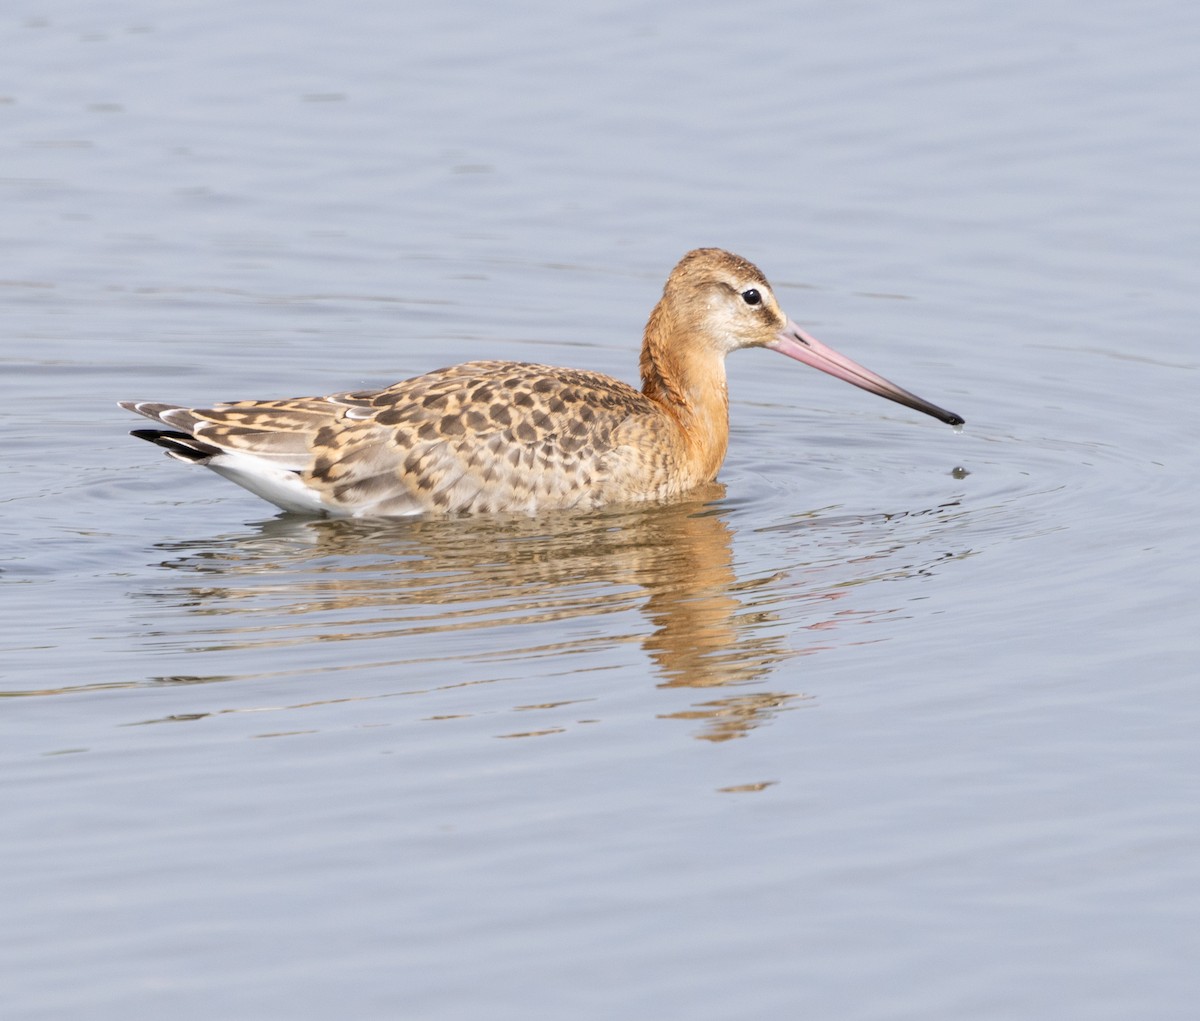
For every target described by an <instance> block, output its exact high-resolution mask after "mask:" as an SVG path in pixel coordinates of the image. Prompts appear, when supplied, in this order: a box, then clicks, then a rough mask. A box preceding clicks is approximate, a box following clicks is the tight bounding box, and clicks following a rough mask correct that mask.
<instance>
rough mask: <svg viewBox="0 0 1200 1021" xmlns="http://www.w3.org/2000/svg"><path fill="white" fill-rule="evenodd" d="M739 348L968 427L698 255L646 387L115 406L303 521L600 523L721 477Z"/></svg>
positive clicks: (504, 386)
mask: <svg viewBox="0 0 1200 1021" xmlns="http://www.w3.org/2000/svg"><path fill="white" fill-rule="evenodd" d="M742 348H766V349H768V350H771V351H776V352H778V353H779V354H783V355H786V356H788V357H789V358H794V359H796V360H797V361H800V362H803V363H805V364H807V365H811V366H813V367H815V368H817V369H820V370H822V371H823V372H827V373H829V374H830V375H833V376H835V377H836V378H838V379H842V380H845V381H846V382H848V383H852V384H854V385H855V386H858V387H861V388H862V389H864V390H867V391H869V392H870V393H873V394H877V395H879V396H881V397H885V398H887V399H888V400H891V401H895V402H897V403H899V404H902V405H905V406H907V407H909V408H911V409H913V410H915V411H919V412H922V413H924V414H926V415H931V416H933V417H934V418H937V419H939V420H940V421H942V422H945V423H947V424H949V425H953V426H959V425H962V424H963V418H962V417H961V416H960V415H957V414H955V413H954V412H951V411H946V410H944V409H942V408H940V407H938V406H937V405H935V404H931V403H930V402H929V401H926V400H924V399H923V398H920V397H917V396H916V395H914V394H912V393H910V392H909V391H907V390H904V389H902V388H901V387H899V386H897V385H896V384H894V383H891V382H889V381H888V380H886V379H884V378H883V377H882V376H879V375H876V374H875V373H874V372H871V371H870V370H869V369H866V368H864V367H863V366H861V365H859V364H858V363H856V362H854V361H852V360H851V359H849V358H847V357H846V356H844V355H842V354H839V353H838V352H836V351H834V350H833V349H832V348H830V347H827V346H826V345H824V344H822V343H821V342H820V341H818V340H817V339H816V338H814V337H812V336H811V335H809V334H808V333H807V332H805V331H804V330H803V329H801V328H800V326H798V325H797V324H796V323H795V321H794V320H792V319H790V318H789V317H788V316H787V315H785V314H784V312H783V311H782V309H781V308H780V306H779V302H778V300H777V298H776V296H775V293H774V291H773V290H772V288H771V285H770V284H769V283H768V282H767V278H766V277H765V276H764V275H763V273H762V271H761V270H759V269H758V267H756V266H755V265H754V264H753V263H751V262H748V261H747V260H746V259H743V258H742V257H741V256H738V255H734V254H733V253H731V252H727V251H724V250H722V249H719V248H698V249H695V250H694V251H691V252H688V253H687V254H686V255H685V256H684V257H683V258H682V259H681V260H680V261H679V263H678V264H677V265H676V266H675V268H674V269H673V270H672V271H671V274H670V276H669V277H668V278H667V281H666V284H665V286H664V287H663V293H662V298H661V299H660V300H659V302H658V304H657V305H655V307H654V309H653V311H652V312H651V313H650V317H649V320H648V321H647V323H646V328H645V333H644V336H643V341H642V349H641V358H640V365H639V367H640V371H641V384H642V385H641V389H636V388H634V387H633V386H630V385H629V384H627V383H625V382H622V381H621V380H618V379H615V378H613V377H610V376H607V375H604V374H601V373H598V372H589V371H585V370H581V369H568V368H557V367H554V366H549V365H540V364H533V363H530V362H514V361H492V360H487V361H470V362H465V363H462V364H459V365H453V366H450V367H448V368H443V369H437V370H435V371H432V372H427V373H424V374H423V375H419V376H414V377H412V378H410V379H405V380H402V381H401V382H398V383H394V384H392V385H391V386H387V387H384V388H382V389H377V390H353V391H344V392H341V393H334V394H330V395H329V396H325V397H299V398H292V399H286V400H245V401H233V402H229V403H220V404H213V405H212V406H211V407H208V408H188V407H181V406H178V405H174V404H164V403H160V402H156V401H120V402H119V405H120V406H121V407H122V408H125V409H126V410H128V411H132V412H135V413H136V414H139V415H143V416H145V417H146V418H149V419H152V420H154V421H155V422H156V423H158V425H159V426H161V427H162V428H154V429H136V430H133V432H132V435H133V436H136V437H138V438H139V439H143V440H147V441H149V442H151V443H154V444H156V445H158V446H159V447H162V448H164V449H165V450H166V452H167V455H168V456H170V457H172V458H175V459H177V460H180V461H185V462H190V463H192V464H199V465H203V466H205V467H206V468H210V469H211V470H212V471H214V472H216V473H217V474H219V475H222V476H224V477H225V478H227V479H229V480H231V481H232V482H235V483H237V484H238V485H239V486H242V487H243V488H245V489H247V490H249V491H250V492H251V493H254V494H255V495H257V496H259V497H261V498H262V499H264V500H267V501H268V502H270V503H272V504H274V505H275V506H277V507H279V508H281V509H282V510H284V511H288V512H292V513H298V514H307V515H317V516H324V517H349V518H376V517H378V518H384V517H409V516H416V515H457V514H479V513H485V514H486V513H521V514H538V513H540V512H542V511H549V510H559V509H568V508H577V509H582V510H593V509H597V508H600V507H604V506H608V505H615V504H636V503H642V502H646V501H665V500H672V499H674V498H677V497H680V496H682V495H683V494H686V493H688V492H689V491H691V490H694V489H696V488H697V487H698V486H701V485H703V484H705V483H709V482H711V481H712V480H713V479H715V477H716V475H717V472H718V471H719V469H720V468H721V465H722V463H723V462H724V460H725V454H726V450H727V447H728V441H729V395H728V389H727V385H726V375H725V356H726V355H728V354H729V353H730V352H732V351H737V350H740V349H742Z"/></svg>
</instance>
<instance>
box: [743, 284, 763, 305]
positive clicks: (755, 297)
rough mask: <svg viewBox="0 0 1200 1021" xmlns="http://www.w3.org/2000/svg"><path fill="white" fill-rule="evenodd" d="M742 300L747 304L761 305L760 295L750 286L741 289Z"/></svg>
mask: <svg viewBox="0 0 1200 1021" xmlns="http://www.w3.org/2000/svg"><path fill="white" fill-rule="evenodd" d="M742 301H744V302H745V303H746V304H747V305H761V304H762V295H761V294H759V293H758V291H757V290H755V289H754V288H753V287H751V288H750V289H749V290H746V291H742Z"/></svg>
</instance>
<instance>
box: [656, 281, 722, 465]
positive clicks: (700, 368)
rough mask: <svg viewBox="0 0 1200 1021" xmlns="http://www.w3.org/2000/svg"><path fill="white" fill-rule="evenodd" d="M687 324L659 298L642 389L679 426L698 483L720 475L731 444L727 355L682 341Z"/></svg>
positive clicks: (688, 459)
mask: <svg viewBox="0 0 1200 1021" xmlns="http://www.w3.org/2000/svg"><path fill="white" fill-rule="evenodd" d="M684 331H686V327H685V326H684V325H683V324H680V323H679V322H677V321H676V320H675V318H674V317H673V316H672V314H671V311H670V309H669V308H668V307H667V306H666V304H665V303H663V302H660V303H659V304H658V306H657V307H656V308H655V309H654V311H653V312H652V313H651V314H650V321H649V322H648V323H647V324H646V334H645V338H644V340H643V342H642V357H641V373H642V393H643V394H645V396H646V397H648V398H650V400H652V401H654V402H655V404H657V405H659V406H660V407H661V408H663V410H664V411H666V412H667V413H668V414H669V415H670V417H671V418H672V419H673V420H674V422H675V423H676V424H677V425H678V426H679V429H680V432H681V439H682V440H683V444H684V450H685V457H686V459H687V461H688V465H689V468H690V473H691V474H693V475H694V476H695V481H696V482H707V481H710V480H712V479H713V478H715V477H716V474H717V471H718V469H720V467H721V462H722V461H724V460H725V451H726V449H727V447H728V445H729V391H728V388H727V386H726V382H725V358H724V356H723V355H721V354H720V353H718V352H717V351H716V350H715V349H709V348H708V347H707V346H705V345H699V344H686V343H682V344H681V343H679V342H678V340H679V338H681V337H684V336H685V332H684Z"/></svg>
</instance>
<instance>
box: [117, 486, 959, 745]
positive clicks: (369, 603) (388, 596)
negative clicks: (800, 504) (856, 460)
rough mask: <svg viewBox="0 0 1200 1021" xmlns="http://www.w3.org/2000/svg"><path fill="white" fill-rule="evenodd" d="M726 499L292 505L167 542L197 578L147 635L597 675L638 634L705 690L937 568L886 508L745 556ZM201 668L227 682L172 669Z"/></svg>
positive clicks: (754, 675) (762, 664)
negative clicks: (409, 508)
mask: <svg viewBox="0 0 1200 1021" xmlns="http://www.w3.org/2000/svg"><path fill="white" fill-rule="evenodd" d="M722 495H723V487H721V486H720V485H715V484H714V485H713V486H712V487H710V489H709V490H707V491H706V492H704V493H701V494H698V497H697V498H696V499H695V500H692V501H688V502H684V503H677V504H672V505H667V506H654V507H648V508H637V509H624V510H615V511H607V512H598V513H595V514H589V515H579V514H571V513H563V514H555V515H547V516H544V517H539V518H537V519H529V518H523V517H521V518H517V517H512V518H508V517H504V518H487V519H481V518H470V519H451V520H446V519H429V520H415V521H383V522H380V521H373V522H358V521H345V520H307V519H298V518H290V517H280V518H276V519H273V520H271V521H268V522H266V523H264V524H262V525H260V526H259V527H258V530H257V531H256V532H254V533H253V534H249V535H246V534H243V535H237V536H232V537H218V538H212V539H205V540H201V541H188V542H179V543H172V544H169V545H166V546H164V547H162V548H164V549H166V550H167V551H168V552H170V554H171V557H170V558H169V559H168V560H166V561H165V562H163V564H162V566H163V567H165V568H168V569H169V570H170V571H172V572H183V573H185V574H186V575H188V576H190V579H191V580H190V581H188V582H187V583H186V584H185V585H183V586H182V587H180V586H179V585H178V584H175V585H172V586H170V587H169V588H166V589H163V590H159V591H157V592H150V593H142V594H140V595H141V597H142V598H151V599H153V600H154V602H155V607H156V609H155V613H154V617H155V618H156V619H164V618H165V619H167V620H169V622H170V625H171V626H170V629H169V630H167V629H166V628H164V629H163V630H161V631H157V632H154V633H152V634H150V635H149V636H147V641H148V643H149V644H151V645H153V644H155V643H162V644H163V645H167V646H172V647H178V646H179V645H180V643H181V642H183V643H186V646H187V648H188V649H189V650H191V651H196V652H220V651H230V650H238V651H246V650H264V649H269V650H271V652H272V656H273V662H276V663H278V664H280V665H282V667H283V670H281V671H280V672H282V673H286V674H296V673H301V672H304V671H305V670H306V669H311V670H314V671H320V672H330V671H335V670H345V669H358V668H367V667H370V668H378V667H380V666H384V667H388V668H393V669H394V668H396V667H407V668H409V670H408V671H407V673H408V674H409V675H410V676H411V675H412V668H414V667H417V666H418V665H422V664H423V665H425V666H426V667H428V666H429V665H430V664H434V665H436V664H438V663H443V664H447V663H450V662H451V661H453V662H457V663H480V664H482V663H489V664H493V665H495V664H500V663H513V664H518V665H519V664H526V665H527V664H530V663H533V662H535V661H537V660H540V659H543V658H551V659H553V660H554V661H555V662H556V664H565V665H566V666H568V668H569V667H571V666H573V667H574V669H575V670H576V671H579V670H586V669H589V668H591V667H593V666H594V660H595V658H596V657H597V656H598V655H600V654H602V653H604V652H611V651H612V650H614V649H619V648H620V647H623V646H625V645H628V644H630V643H637V644H638V645H640V646H641V648H642V649H643V650H644V651H645V653H646V654H647V655H648V657H649V660H650V661H651V662H652V663H653V664H654V667H655V670H656V672H657V673H658V675H659V677H660V678H661V683H662V685H663V686H666V687H676V688H712V687H719V686H727V685H731V684H747V683H751V682H758V681H761V680H763V679H764V678H766V677H768V676H769V675H771V674H772V673H774V672H776V671H777V668H778V667H779V666H780V665H781V664H783V663H784V662H786V661H788V660H791V659H793V658H794V657H797V656H800V655H804V654H808V653H812V652H816V651H819V650H820V649H823V648H828V647H830V646H832V645H835V644H842V645H844V644H847V643H848V642H850V641H852V640H859V641H862V640H871V639H870V636H866V637H864V636H863V635H862V634H860V635H858V637H857V639H852V638H851V637H849V635H847V634H841V633H840V632H842V631H844V630H845V625H846V624H848V623H850V622H852V621H857V620H862V619H864V618H866V619H872V618H876V617H878V616H879V613H880V611H874V612H867V611H864V610H862V609H861V607H859V608H857V609H854V610H850V609H847V610H843V609H842V608H841V607H840V606H839V601H840V600H841V599H842V597H844V596H845V595H846V594H848V593H849V592H850V591H851V589H852V588H854V587H856V586H861V585H862V584H863V583H864V582H866V581H870V580H880V579H883V578H886V577H889V576H890V577H895V576H901V575H902V576H911V575H913V574H915V573H919V572H921V571H922V570H925V569H926V567H927V565H914V564H913V563H912V562H911V561H909V560H907V559H906V560H905V562H904V563H903V564H899V563H897V561H896V559H895V557H894V556H893V554H895V552H896V549H897V544H896V542H895V541H892V542H884V543H882V544H881V543H880V541H879V540H880V538H881V534H880V533H881V530H882V531H883V532H885V533H886V532H887V530H888V527H889V521H890V519H889V518H887V517H884V516H876V518H875V519H874V520H867V519H864V518H857V519H847V520H846V521H843V522H832V519H830V518H827V517H825V518H823V517H821V516H820V515H802V516H799V517H797V518H794V519H792V520H791V521H790V522H788V523H787V524H786V525H784V526H778V527H779V528H780V529H781V530H783V531H784V532H786V533H790V534H794V535H799V536H800V538H801V540H802V542H801V545H802V546H803V547H804V552H805V555H806V558H805V559H804V560H803V562H801V563H792V564H780V563H771V564H768V565H763V566H764V567H765V569H759V570H757V571H756V570H755V569H754V568H753V567H744V568H743V569H742V570H741V571H739V570H737V569H736V568H735V558H734V545H733V538H734V531H733V529H732V528H731V526H730V525H729V524H728V522H727V521H726V520H725V519H724V518H723V517H722V516H721V514H720V513H718V511H717V509H715V508H714V506H713V504H712V501H714V500H716V499H719V498H720V497H721V496H722ZM947 509H948V508H939V509H937V511H934V512H928V513H940V512H942V511H944V510H947ZM818 522H819V523H820V528H819V529H818ZM831 522H832V524H833V525H834V526H835V527H834V528H833V531H832V532H831V531H830V526H831ZM806 530H807V531H808V532H809V533H811V535H810V534H806ZM862 531H870V532H871V533H872V534H871V536H870V541H861V540H862V539H863V536H861V535H859V534H858V533H859V532H862ZM829 535H837V536H840V539H839V541H838V542H837V543H836V548H835V549H831V550H830V551H829V554H830V555H829V556H827V557H823V556H822V555H821V551H820V541H819V539H820V537H821V536H829ZM813 536H816V537H817V539H818V541H817V542H814V541H812V537H813ZM778 545H779V544H778V543H775V542H774V540H773V541H772V547H773V548H777V547H778ZM848 546H849V547H850V548H851V549H853V550H854V554H855V555H854V556H852V557H847V552H848V549H847V547H848ZM902 547H903V544H902V543H901V544H900V548H902ZM814 551H815V553H816V556H814V555H813V554H814ZM739 575H740V576H739ZM168 608H173V609H175V610H178V609H181V608H182V609H185V610H186V611H187V613H188V616H189V617H190V618H191V620H192V622H193V624H195V625H197V626H196V627H195V628H194V629H192V630H190V631H187V632H186V633H183V634H181V629H180V628H179V626H178V625H179V619H178V613H177V612H174V613H168V612H167V609H168ZM798 610H802V613H803V619H797V613H798ZM883 612H884V613H894V612H896V611H895V610H894V609H893V610H889V611H883ZM388 639H392V641H388ZM328 643H347V645H346V647H345V649H344V651H340V652H338V653H337V655H335V656H334V657H333V659H332V660H331V659H330V657H328V656H324V657H323V658H322V659H321V660H320V661H316V660H313V659H312V654H313V651H314V649H317V648H321V647H325V646H327V645H328ZM380 650H382V652H380ZM397 650H399V651H400V655H399V656H398V655H397ZM381 657H382V658H381ZM556 669H558V667H557V666H556ZM493 672H494V671H493ZM245 676H251V675H249V674H247V675H245ZM207 679H211V680H216V679H218V678H216V677H212V678H205V677H203V676H197V677H189V678H175V679H174V680H175V682H176V683H178V682H183V681H193V682H194V681H204V680H207ZM220 679H222V680H226V679H230V678H229V675H228V672H226V673H225V675H224V676H223V677H221V678H220ZM803 697H804V696H802V695H800V694H798V693H789V692H777V691H772V692H758V693H755V694H740V695H736V696H728V697H724V698H716V699H713V698H709V699H706V700H705V701H702V702H700V703H697V704H696V705H695V706H694V707H693V708H691V709H689V710H687V711H684V712H678V713H670V714H665V715H664V718H673V719H688V720H703V721H705V727H706V729H705V730H704V732H703V733H702V734H701V735H700V736H702V737H704V738H705V739H708V740H712V741H724V740H728V739H730V738H732V737H740V736H742V735H744V734H746V733H747V732H748V731H749V730H751V729H753V728H754V727H756V726H759V725H760V724H761V723H763V722H765V721H767V720H769V719H771V718H773V717H774V716H775V715H776V714H777V713H779V712H780V711H784V710H785V709H787V708H789V707H790V705H789V703H794V702H796V701H797V700H799V699H801V698H803ZM519 708H533V707H519ZM555 732H556V730H555V729H554V728H536V727H534V728H521V729H520V730H519V731H518V732H517V733H514V734H508V735H503V736H534V735H544V734H550V733H555Z"/></svg>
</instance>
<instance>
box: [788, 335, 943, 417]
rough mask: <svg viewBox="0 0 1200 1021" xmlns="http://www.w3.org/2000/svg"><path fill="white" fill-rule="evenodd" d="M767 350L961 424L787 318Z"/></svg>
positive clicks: (926, 412) (935, 406)
mask: <svg viewBox="0 0 1200 1021" xmlns="http://www.w3.org/2000/svg"><path fill="white" fill-rule="evenodd" d="M767 347H769V348H770V349H771V350H772V351H778V352H779V353H780V354H782V355H787V356H788V357H789V358H795V359H796V361H798V362H803V363H804V364H805V365H811V366H812V367H813V368H814V369H820V370H821V371H822V372H828V373H829V374H830V375H831V376H836V377H837V378H838V379H843V380H845V381H846V382H847V383H853V384H854V385H855V386H858V387H862V389H864V390H866V391H868V392H869V393H873V394H878V395H879V396H880V397H886V398H887V399H888V400H889V401H895V402H896V403H897V404H903V405H904V406H905V407H908V408H912V409H913V410H914V411H921V412H924V413H925V414H926V415H932V416H933V417H934V418H937V419H940V420H941V421H943V422H945V423H946V424H947V425H962V424H963V421H964V419H963V417H962V416H961V415H956V414H955V413H954V412H953V411H946V410H945V409H944V408H939V407H938V406H937V405H936V404H930V403H929V401H927V400H924V399H923V398H921V397H918V396H917V395H916V394H912V393H909V392H908V391H907V390H905V389H904V388H903V387H899V386H896V384H895V383H892V382H890V381H889V380H886V379H884V378H883V377H882V376H879V375H876V374H875V373H874V372H872V371H871V370H870V369H867V368H864V367H863V366H861V365H859V364H858V362H855V361H852V360H851V359H849V358H847V357H846V356H845V355H843V354H838V352H836V351H835V350H834V349H833V348H831V347H828V346H827V345H825V344H822V343H821V342H820V341H819V340H817V339H816V337H812V336H810V335H809V334H807V333H805V332H804V331H803V330H802V329H800V327H799V326H797V325H796V324H795V323H794V322H793V321H792V320H791V319H789V320H788V321H787V324H786V325H785V326H784V327H783V329H782V330H780V331H779V333H778V334H777V335H776V337H775V339H774V340H773V341H771V343H769V344H767Z"/></svg>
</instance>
